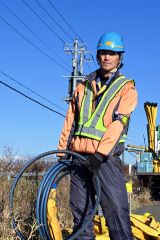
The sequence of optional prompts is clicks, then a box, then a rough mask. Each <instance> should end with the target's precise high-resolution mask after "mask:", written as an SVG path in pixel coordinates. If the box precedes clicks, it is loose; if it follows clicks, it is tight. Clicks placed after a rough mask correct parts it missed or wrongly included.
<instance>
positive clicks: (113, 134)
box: [97, 82, 137, 156]
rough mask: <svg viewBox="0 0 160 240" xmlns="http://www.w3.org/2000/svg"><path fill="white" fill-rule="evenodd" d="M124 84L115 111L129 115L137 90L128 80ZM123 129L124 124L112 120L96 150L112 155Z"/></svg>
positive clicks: (135, 100) (135, 102) (134, 105)
mask: <svg viewBox="0 0 160 240" xmlns="http://www.w3.org/2000/svg"><path fill="white" fill-rule="evenodd" d="M126 85H127V86H126ZM126 85H125V86H124V87H123V88H122V92H121V100H120V103H119V106H118V109H117V112H118V113H120V114H123V115H126V116H128V117H130V115H131V113H132V112H133V110H134V109H135V107H136V105H137V91H136V89H135V87H134V85H133V83H132V82H129V83H127V84H126ZM123 129H124V126H123V124H122V122H121V121H119V120H115V121H112V122H111V124H110V126H109V127H108V130H107V132H106V133H105V134H104V136H103V138H102V139H101V141H100V143H99V146H98V148H97V152H98V153H101V154H103V155H105V156H107V155H110V154H111V155H112V153H113V151H114V149H115V147H116V146H117V144H118V142H119V140H120V138H121V135H122V132H123Z"/></svg>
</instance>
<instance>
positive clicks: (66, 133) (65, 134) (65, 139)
mask: <svg viewBox="0 0 160 240" xmlns="http://www.w3.org/2000/svg"><path fill="white" fill-rule="evenodd" d="M74 119H75V94H74V96H73V99H72V100H71V102H70V104H69V108H68V111H67V114H66V118H65V121H64V126H63V129H62V132H61V135H60V139H59V144H58V150H65V149H68V145H69V143H70V138H71V137H72V136H71V135H72V132H73V131H74V127H75V124H74Z"/></svg>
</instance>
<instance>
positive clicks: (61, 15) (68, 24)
mask: <svg viewBox="0 0 160 240" xmlns="http://www.w3.org/2000/svg"><path fill="white" fill-rule="evenodd" d="M48 2H49V3H50V5H51V6H52V8H53V9H54V10H55V11H56V12H57V14H58V15H59V16H60V17H61V18H62V19H63V21H64V22H65V23H66V25H67V26H68V27H69V28H70V29H71V30H72V32H73V33H74V34H75V36H76V37H78V39H80V41H81V42H82V43H83V44H84V45H85V47H86V50H87V46H86V43H85V42H84V41H83V39H82V38H81V37H80V36H79V35H78V34H77V32H76V31H75V30H74V28H73V27H72V26H71V24H70V23H69V22H68V21H67V20H66V19H65V17H64V16H63V14H62V13H61V12H60V11H59V10H58V9H57V8H56V6H55V5H54V4H53V1H51V0H48ZM90 55H91V57H92V60H93V62H94V64H95V67H96V68H97V64H96V61H95V59H94V56H93V55H92V53H90ZM87 65H88V68H89V70H90V71H91V69H90V66H89V63H88V62H87Z"/></svg>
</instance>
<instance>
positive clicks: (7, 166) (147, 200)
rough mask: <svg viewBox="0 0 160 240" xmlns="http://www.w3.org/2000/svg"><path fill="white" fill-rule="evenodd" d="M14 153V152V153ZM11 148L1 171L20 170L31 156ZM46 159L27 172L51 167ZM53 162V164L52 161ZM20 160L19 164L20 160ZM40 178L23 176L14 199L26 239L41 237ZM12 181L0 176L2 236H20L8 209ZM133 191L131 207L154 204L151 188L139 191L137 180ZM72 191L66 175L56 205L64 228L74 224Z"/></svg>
mask: <svg viewBox="0 0 160 240" xmlns="http://www.w3.org/2000/svg"><path fill="white" fill-rule="evenodd" d="M14 154H15V153H14ZM14 154H13V152H12V151H11V149H7V148H6V149H5V152H4V155H3V156H2V157H1V158H0V171H11V170H12V171H13V172H14V173H16V172H18V171H19V170H20V169H21V167H22V165H23V164H24V162H25V161H26V160H28V159H29V157H27V158H25V160H24V159H22V160H20V159H18V160H15V157H14ZM44 162H45V160H44V161H41V162H39V163H36V164H35V165H33V166H32V167H31V168H29V169H28V170H27V171H28V172H41V171H44V170H46V169H48V168H49V167H50V165H51V164H53V162H52V163H51V162H50V161H48V164H44ZM49 162H50V164H49ZM17 163H18V164H17ZM40 180H41V178H33V177H32V178H31V177H30V178H21V180H20V181H19V183H18V185H17V187H16V191H15V195H14V196H15V199H14V217H15V219H16V222H17V226H18V229H20V231H21V232H22V233H23V234H24V236H25V237H26V239H29V240H38V239H40V238H39V234H38V231H37V229H38V227H37V224H36V219H35V201H36V196H37V190H38V187H39V183H40ZM12 182H13V179H11V181H8V179H7V177H3V178H0V186H1V188H0V240H18V238H17V237H16V236H15V232H14V230H13V228H12V227H11V218H10V210H9V193H10V187H11V184H12ZM133 188H134V194H132V199H131V201H132V210H135V209H136V208H138V207H140V206H142V205H147V204H152V201H151V195H150V191H149V190H148V189H146V190H143V191H142V192H141V193H139V192H137V191H136V189H137V188H136V184H135V186H133ZM69 192H70V178H69V176H66V177H64V178H63V179H62V181H61V182H60V183H59V184H58V188H57V203H56V204H57V206H58V218H59V221H60V224H61V228H62V229H69V228H72V227H73V220H72V214H71V210H70V207H69Z"/></svg>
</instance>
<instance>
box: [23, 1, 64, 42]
mask: <svg viewBox="0 0 160 240" xmlns="http://www.w3.org/2000/svg"><path fill="white" fill-rule="evenodd" d="M22 1H23V2H24V4H25V5H26V6H27V7H28V8H29V9H30V10H31V11H32V12H33V13H34V14H35V15H36V16H37V17H38V18H39V19H40V20H41V22H43V24H44V25H45V26H46V27H47V28H48V29H49V30H50V31H51V32H52V33H54V34H55V35H56V36H57V37H58V38H59V40H60V41H61V42H62V43H63V44H65V41H64V40H63V39H62V38H61V37H60V36H59V35H58V34H57V33H56V32H55V31H54V30H53V29H52V28H51V27H50V26H49V25H48V23H46V22H45V21H44V20H43V19H42V18H41V16H40V15H39V14H38V13H36V11H35V10H34V9H33V8H32V7H31V6H30V5H29V4H28V3H27V2H26V1H25V0H22Z"/></svg>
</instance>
